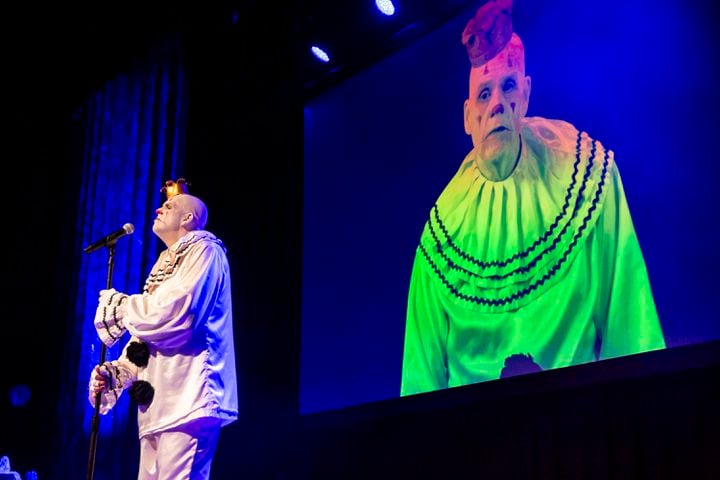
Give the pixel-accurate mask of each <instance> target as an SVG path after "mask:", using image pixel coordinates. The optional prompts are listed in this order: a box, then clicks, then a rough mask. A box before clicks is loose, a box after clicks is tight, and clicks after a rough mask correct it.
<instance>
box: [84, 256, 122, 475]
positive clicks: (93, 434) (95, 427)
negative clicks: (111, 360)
mask: <svg viewBox="0 0 720 480" xmlns="http://www.w3.org/2000/svg"><path fill="white" fill-rule="evenodd" d="M107 249H108V271H107V288H108V289H110V288H112V275H113V268H114V266H115V243H110V244H108V245H107ZM106 351H107V347H106V346H105V343H104V342H102V341H101V342H100V362H99V363H98V365H102V364H103V363H105V353H106ZM101 396H102V392H98V393H97V394H95V412H94V413H93V418H92V423H91V427H90V451H89V454H88V466H87V477H86V478H87V480H92V478H93V472H94V470H95V451H96V450H97V439H98V432H99V430H100V398H101Z"/></svg>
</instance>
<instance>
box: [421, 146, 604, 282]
mask: <svg viewBox="0 0 720 480" xmlns="http://www.w3.org/2000/svg"><path fill="white" fill-rule="evenodd" d="M592 145H593V146H592V154H591V156H590V164H589V165H588V168H587V169H586V170H585V175H584V176H583V181H582V185H581V186H580V190H579V191H578V195H577V198H576V199H575V205H574V206H573V213H572V215H571V216H570V220H568V221H567V222H566V223H565V226H563V228H562V230H560V232H559V233H558V234H557V235H556V236H555V237H554V238H553V241H552V243H551V244H550V245H548V246H547V247H545V248H544V249H543V250H542V251H540V252H539V253H538V254H537V256H536V257H535V258H533V259H532V260H530V262H528V263H527V264H526V265H525V266H521V267H518V268H516V269H515V270H512V271H510V272H508V273H505V274H502V275H501V274H495V275H486V276H483V275H480V274H477V273H475V272H471V271H470V270H467V269H465V268H463V267H460V266H459V265H457V264H456V263H455V262H453V261H452V260H450V259H449V258H448V257H447V256H446V255H445V253H444V252H442V251H441V246H440V242H439V241H438V240H437V237H436V236H435V233H434V231H432V232H431V233H432V235H433V238H435V239H436V243H437V245H438V253H439V254H440V255H441V256H442V257H443V258H444V259H445V260H446V261H447V262H448V264H449V265H450V268H453V269H456V270H459V271H462V272H465V273H467V274H468V275H471V276H474V277H479V278H486V279H491V280H502V279H504V278H508V277H510V276H512V275H517V274H520V273H527V272H529V271H530V270H531V269H532V268H533V267H534V266H535V265H536V264H537V263H538V262H539V261H540V259H542V257H544V256H545V255H546V254H547V253H549V252H551V251H552V250H554V249H555V248H556V247H557V245H558V243H560V239H561V238H562V237H563V236H564V235H565V232H566V231H567V230H568V227H569V226H570V223H571V220H572V219H573V218H575V217H576V216H577V214H578V211H579V210H580V204H581V203H582V199H583V192H585V188H586V187H587V184H588V179H589V178H590V172H591V169H592V166H593V158H594V157H595V141H593V144H592ZM573 182H574V178H573ZM568 193H570V192H569V191H568ZM566 202H567V197H566ZM566 205H567V203H566ZM565 208H566V206H563V209H565ZM557 218H560V215H558V217H557ZM557 218H556V222H557ZM555 227H556V225H555V224H553V226H551V227H550V229H549V230H548V231H547V232H545V234H544V235H543V237H542V238H543V239H546V238H547V237H548V235H549V234H550V232H551V231H552V230H553V229H554V228H555ZM430 229H431V230H433V227H432V225H430ZM539 241H540V240H536V242H535V243H534V244H533V245H532V246H531V247H530V248H528V249H527V250H526V251H524V252H522V256H527V254H528V253H529V252H530V251H531V250H533V249H534V248H536V246H537V244H538V243H539ZM448 243H450V239H449V238H448ZM455 248H457V247H455ZM456 251H457V250H456ZM467 256H468V257H469V256H470V255H467Z"/></svg>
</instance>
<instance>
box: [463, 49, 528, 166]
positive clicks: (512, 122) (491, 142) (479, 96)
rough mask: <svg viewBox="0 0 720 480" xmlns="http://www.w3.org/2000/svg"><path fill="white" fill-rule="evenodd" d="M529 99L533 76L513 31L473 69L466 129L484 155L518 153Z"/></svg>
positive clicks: (465, 119) (499, 155)
mask: <svg viewBox="0 0 720 480" xmlns="http://www.w3.org/2000/svg"><path fill="white" fill-rule="evenodd" d="M529 99H530V77H526V76H525V59H524V52H523V46H522V42H521V41H520V38H519V37H518V36H517V35H513V37H512V39H511V40H510V42H509V43H508V44H507V45H506V46H505V48H504V49H503V50H502V51H501V52H500V53H499V54H498V55H497V56H496V57H494V58H493V59H491V60H490V61H489V62H487V63H486V64H484V65H481V66H478V67H474V68H472V69H471V70H470V88H469V97H468V99H467V100H466V101H465V105H464V125H465V133H467V134H468V135H470V136H471V137H472V143H473V146H474V147H475V148H476V149H478V153H479V154H480V155H481V156H482V157H483V158H486V159H496V158H498V157H501V156H503V155H515V154H516V153H517V136H518V134H519V133H520V119H521V118H522V117H524V116H525V114H526V113H527V108H528V101H529ZM489 161H492V160H489Z"/></svg>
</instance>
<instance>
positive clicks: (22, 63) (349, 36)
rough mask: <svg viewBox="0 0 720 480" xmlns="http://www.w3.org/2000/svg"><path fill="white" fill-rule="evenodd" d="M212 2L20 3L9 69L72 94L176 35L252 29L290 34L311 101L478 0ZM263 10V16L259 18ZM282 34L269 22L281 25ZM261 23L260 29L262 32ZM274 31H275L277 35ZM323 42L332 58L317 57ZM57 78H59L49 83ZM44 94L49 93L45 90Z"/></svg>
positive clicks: (32, 87)
mask: <svg viewBox="0 0 720 480" xmlns="http://www.w3.org/2000/svg"><path fill="white" fill-rule="evenodd" d="M216 3H218V5H215V4H213V2H204V3H203V4H202V7H199V6H197V5H192V4H187V3H186V2H167V1H155V2H140V1H137V0H126V1H124V2H53V3H49V4H48V5H46V6H42V7H38V4H35V3H24V2H17V3H16V4H15V5H14V6H13V7H11V8H12V10H11V11H10V13H9V14H8V16H6V18H8V19H12V23H13V26H14V27H15V29H14V30H13V34H12V35H11V38H8V40H7V41H6V45H8V44H9V46H10V52H9V56H8V57H6V65H8V64H9V65H10V66H12V67H13V70H12V71H13V72H14V75H12V77H13V78H14V80H15V81H16V85H15V86H16V89H17V90H18V91H25V90H27V91H29V92H35V96H36V97H37V98H38V99H39V98H41V97H42V95H43V94H45V96H47V97H55V98H57V96H58V95H63V96H64V97H65V98H70V99H72V98H73V96H74V95H77V94H78V93H79V92H83V91H86V90H87V89H89V88H93V87H94V86H95V84H96V83H97V82H100V81H102V80H103V79H105V78H107V77H108V76H110V75H113V73H115V72H118V71H122V69H123V68H124V66H125V65H126V64H127V63H128V62H129V61H130V59H131V58H133V57H134V56H136V55H140V54H142V52H143V51H144V50H145V49H147V48H148V46H149V45H152V44H153V43H155V42H158V41H160V39H161V38H162V37H163V36H164V35H167V34H168V33H170V32H180V33H193V34H203V33H208V34H218V33H219V32H222V31H228V30H231V29H233V28H235V29H241V28H248V29H250V31H256V33H257V36H259V37H260V36H262V35H272V36H274V37H276V39H277V37H281V38H282V39H284V40H285V41H286V42H287V45H288V46H289V48H291V49H294V50H295V51H294V52H292V55H294V56H295V58H296V60H297V61H296V63H295V64H294V68H296V69H297V72H295V73H296V77H295V78H297V79H298V81H300V82H302V90H303V92H304V94H305V96H306V98H307V97H311V96H313V95H315V94H317V93H318V92H320V91H322V90H323V89H325V88H327V87H329V86H331V85H333V84H335V83H336V82H338V81H341V80H342V79H344V78H347V77H348V76H350V75H352V74H354V73H355V72H357V71H358V70H360V69H362V68H365V67H367V66H368V65H370V64H372V63H373V62H375V61H377V60H378V59H380V58H382V57H383V56H385V55H387V54H389V53H391V52H393V51H395V50H396V49H399V48H402V47H403V46H404V45H407V44H408V43H409V42H412V41H413V40H416V39H418V38H419V37H421V36H422V35H423V34H425V33H427V32H429V31H430V30H432V29H433V28H435V27H438V26H439V25H440V24H442V23H443V22H445V21H447V20H448V19H450V18H452V17H453V16H455V15H456V14H458V13H460V12H462V11H463V10H467V9H468V8H469V7H470V6H472V5H473V4H477V3H479V2H477V1H468V0H395V2H394V6H395V14H394V15H393V16H389V17H388V16H384V15H382V14H381V13H380V12H379V11H378V9H377V8H376V6H375V0H342V1H337V0H305V1H290V2H285V3H280V4H277V6H270V5H271V4H269V3H266V2H261V1H259V0H257V1H253V0H244V1H243V0H234V1H232V0H231V1H229V2H222V4H219V3H220V2H216ZM259 16H262V17H263V18H259ZM276 20H277V25H278V26H279V28H278V29H277V30H276V31H272V29H267V28H265V27H261V26H260V25H273V24H274V22H275V21H276ZM254 29H255V30H254ZM268 30H270V31H268ZM311 45H318V46H321V47H322V48H323V49H325V50H326V51H327V52H328V53H330V54H331V55H332V59H331V61H330V62H328V63H323V62H320V61H319V60H318V59H316V58H315V57H314V56H313V55H312V54H311V53H310V46H311ZM49 79H52V82H50V81H48V80H49ZM38 95H39V96H38Z"/></svg>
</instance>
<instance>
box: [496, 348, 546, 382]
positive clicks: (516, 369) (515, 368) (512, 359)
mask: <svg viewBox="0 0 720 480" xmlns="http://www.w3.org/2000/svg"><path fill="white" fill-rule="evenodd" d="M542 371H543V369H542V367H541V366H540V365H538V364H537V363H535V361H534V360H533V357H532V355H530V354H529V353H515V354H512V355H510V356H509V357H507V358H506V359H505V368H503V369H502V372H500V378H507V377H514V376H515V375H525V374H526V373H535V372H542Z"/></svg>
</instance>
